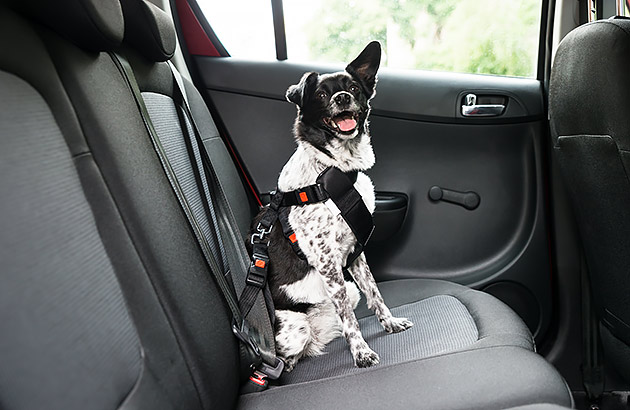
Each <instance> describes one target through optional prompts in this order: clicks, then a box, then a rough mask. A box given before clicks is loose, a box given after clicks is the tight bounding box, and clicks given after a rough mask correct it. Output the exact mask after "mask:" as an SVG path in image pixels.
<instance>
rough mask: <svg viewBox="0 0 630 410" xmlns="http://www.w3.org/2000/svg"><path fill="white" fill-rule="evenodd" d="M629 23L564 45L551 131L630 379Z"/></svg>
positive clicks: (600, 306)
mask: <svg viewBox="0 0 630 410" xmlns="http://www.w3.org/2000/svg"><path fill="white" fill-rule="evenodd" d="M629 73H630V20H628V19H624V18H614V19H609V20H600V21H596V22H593V23H589V24H585V25H583V26H581V27H578V28H577V29H575V30H574V31H572V32H571V33H569V34H568V35H567V36H566V37H565V39H564V40H563V41H562V42H561V43H560V45H559V47H558V51H557V53H556V57H555V61H554V64H553V68H552V72H551V82H550V88H549V113H550V126H551V134H552V139H553V148H554V154H555V155H556V157H557V159H558V163H559V165H560V168H561V171H562V174H563V176H564V180H565V183H566V186H567V188H568V191H569V194H570V197H571V202H572V203H573V207H574V211H575V214H576V218H577V223H578V229H579V232H580V236H581V240H582V246H583V248H584V253H585V257H586V263H587V266H588V270H589V275H590V281H591V285H592V291H593V299H594V302H595V306H596V309H597V315H598V318H599V320H600V323H601V329H602V341H603V345H604V350H605V353H606V355H607V356H608V358H609V359H610V360H609V361H610V362H613V363H615V365H616V367H617V368H618V370H619V371H620V373H621V374H623V375H624V377H625V378H626V379H627V380H630V292H628V290H629V289H630V181H629V179H628V175H629V174H628V172H629V171H630V111H629V110H630V74H629Z"/></svg>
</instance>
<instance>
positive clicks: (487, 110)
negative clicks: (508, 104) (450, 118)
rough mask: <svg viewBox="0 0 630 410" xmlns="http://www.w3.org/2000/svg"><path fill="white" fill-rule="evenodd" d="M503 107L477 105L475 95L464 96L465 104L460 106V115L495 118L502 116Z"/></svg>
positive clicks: (498, 105) (501, 105)
mask: <svg viewBox="0 0 630 410" xmlns="http://www.w3.org/2000/svg"><path fill="white" fill-rule="evenodd" d="M504 110H505V105H503V104H481V105H477V96H476V95H475V94H467V95H466V104H464V105H462V115H463V116H464V117H495V116H497V115H501V114H503V111H504Z"/></svg>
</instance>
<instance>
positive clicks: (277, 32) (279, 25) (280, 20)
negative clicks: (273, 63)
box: [271, 0, 287, 61]
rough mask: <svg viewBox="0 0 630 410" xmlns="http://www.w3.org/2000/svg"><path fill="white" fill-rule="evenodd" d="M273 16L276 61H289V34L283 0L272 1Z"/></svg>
mask: <svg viewBox="0 0 630 410" xmlns="http://www.w3.org/2000/svg"><path fill="white" fill-rule="evenodd" d="M271 14H272V15H273V34H274V38H275V40H276V59H278V60H280V61H282V60H286V59H287V34H286V32H285V30H284V7H283V5H282V0H271Z"/></svg>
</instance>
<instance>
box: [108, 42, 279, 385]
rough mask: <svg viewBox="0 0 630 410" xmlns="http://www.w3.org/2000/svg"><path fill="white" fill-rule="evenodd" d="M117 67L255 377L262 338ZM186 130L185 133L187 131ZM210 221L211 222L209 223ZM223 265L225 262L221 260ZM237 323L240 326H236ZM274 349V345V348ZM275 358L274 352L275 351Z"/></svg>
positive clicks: (123, 64)
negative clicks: (242, 309) (136, 107)
mask: <svg viewBox="0 0 630 410" xmlns="http://www.w3.org/2000/svg"><path fill="white" fill-rule="evenodd" d="M109 54H110V56H111V58H112V60H113V62H114V64H115V65H116V67H117V68H118V70H119V71H120V72H121V74H122V75H123V78H125V81H126V82H127V85H128V87H129V89H130V90H131V92H132V95H133V96H134V99H135V101H136V104H137V106H138V109H139V110H140V114H141V117H142V120H143V122H144V125H145V128H146V129H147V131H148V134H149V136H150V139H151V143H152V145H153V147H154V149H155V152H156V154H157V156H158V158H159V160H160V163H161V165H162V168H163V170H164V173H165V174H166V177H167V179H168V181H169V184H170V185H171V188H172V189H173V191H174V193H175V196H176V198H177V200H178V202H179V204H180V207H181V208H182V211H183V212H184V214H185V216H186V219H187V221H188V223H189V225H190V227H191V229H192V231H193V234H194V236H195V239H196V240H197V243H198V245H199V247H200V249H201V251H202V254H203V256H204V259H205V261H206V263H207V265H208V267H209V269H210V272H211V273H212V275H213V277H214V279H215V282H216V283H217V286H218V287H219V290H220V292H221V294H222V295H223V297H224V299H225V301H226V303H227V305H228V307H229V309H230V312H231V314H232V320H233V331H234V334H235V336H236V337H237V338H238V339H239V341H240V342H241V343H240V344H239V348H240V353H241V369H240V370H241V371H240V373H241V378H242V379H245V378H247V377H250V376H251V375H252V372H253V370H255V369H257V368H260V367H262V366H263V363H264V362H263V360H264V357H263V353H262V351H261V348H260V346H261V343H260V342H261V337H260V335H259V334H258V333H257V332H256V330H257V329H256V328H255V327H253V326H250V325H249V324H248V322H247V321H246V320H245V318H244V317H243V315H242V313H241V311H240V309H239V307H238V302H237V300H236V297H235V295H234V293H233V290H232V287H231V286H232V285H231V284H230V283H229V282H228V277H227V276H224V274H223V273H224V271H223V270H222V269H221V268H220V267H219V264H218V263H217V261H216V259H215V257H214V255H213V252H212V247H211V246H210V244H209V242H208V239H207V238H206V236H205V235H204V233H203V231H202V229H201V226H200V224H199V222H198V221H197V219H196V217H195V215H194V213H193V211H192V207H191V205H190V203H189V202H188V199H187V198H186V196H185V195H184V191H183V189H182V187H181V185H180V183H179V181H178V179H177V176H176V174H175V171H174V170H173V168H172V166H171V164H170V162H169V160H168V157H167V155H166V151H165V150H164V147H163V146H162V144H161V141H160V139H159V136H158V134H157V131H156V130H155V128H154V126H153V123H152V122H151V119H150V116H149V113H148V110H147V108H146V106H145V104H144V99H143V98H142V94H141V91H140V88H139V86H138V84H137V82H136V79H135V76H134V74H133V70H132V68H131V66H130V65H129V63H128V62H127V61H126V59H125V58H124V57H122V56H121V55H119V54H116V53H109ZM184 131H185V130H184ZM210 222H211V221H210V220H209V223H210ZM222 262H223V261H222ZM236 324H238V326H236ZM274 347H275V346H274ZM273 356H274V358H275V351H274V355H273Z"/></svg>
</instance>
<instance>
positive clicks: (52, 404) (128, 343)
mask: <svg viewBox="0 0 630 410" xmlns="http://www.w3.org/2000/svg"><path fill="white" fill-rule="evenodd" d="M0 7H1V6H0ZM97 17H100V18H102V20H101V22H102V23H103V24H104V25H105V27H107V28H109V29H111V31H110V32H109V33H105V34H104V40H105V41H99V40H98V37H100V36H101V34H103V32H102V31H101V30H99V29H97V28H93V29H90V28H85V30H84V31H83V39H87V38H91V39H92V40H94V42H93V44H92V47H93V49H99V48H105V47H107V44H106V43H107V42H112V43H116V42H120V41H121V40H122V35H123V31H122V28H123V26H122V14H121V12H120V8H118V10H116V8H115V7H114V8H113V13H112V14H111V15H102V14H100V15H97ZM77 25H80V23H78V24H77ZM0 31H1V32H2V33H1V35H0V47H2V50H3V53H2V56H1V57H0V90H1V92H0V147H1V148H0V198H1V201H0V266H1V268H0V335H2V336H1V337H0V362H1V363H2V366H0V406H1V407H2V408H3V409H34V408H55V409H56V408H59V409H62V408H102V409H111V408H115V407H118V406H120V405H121V403H123V402H124V401H125V400H126V399H127V398H128V397H129V396H130V392H131V391H132V390H134V386H136V385H138V381H139V380H141V379H142V378H143V377H147V373H146V370H147V369H146V367H145V360H144V358H143V349H142V347H141V344H140V341H139V337H138V333H137V331H136V328H135V326H134V324H133V323H132V320H131V318H130V315H129V313H128V310H127V307H126V304H125V301H124V299H123V295H122V292H121V290H120V288H119V286H118V282H117V279H116V275H115V274H114V268H113V265H112V263H111V261H110V259H109V257H108V255H107V252H106V249H105V246H104V245H103V242H102V240H101V238H100V235H99V232H98V229H97V225H96V223H95V218H94V214H93V212H92V209H91V207H90V204H89V202H88V200H87V198H86V195H85V193H84V191H83V188H82V182H81V179H80V177H79V174H78V172H77V169H76V167H75V161H76V160H77V158H78V157H79V156H81V154H83V153H82V152H71V150H70V149H69V148H68V145H67V144H66V139H65V138H64V137H65V136H66V135H64V134H63V133H62V130H61V126H60V124H63V127H64V128H66V129H67V130H70V129H75V130H78V128H77V127H76V125H77V124H76V123H75V122H73V120H74V119H73V118H72V116H71V115H65V114H64V113H68V109H69V108H70V107H71V106H70V104H69V102H68V100H67V99H66V98H64V97H65V95H64V92H63V88H62V87H61V84H60V82H59V80H58V78H56V76H55V68H54V66H53V65H52V63H51V61H50V59H49V58H48V54H47V51H46V49H45V47H44V45H43V43H42V42H41V39H40V38H39V36H38V35H37V33H36V32H35V31H34V30H32V29H31V27H30V26H29V24H28V23H27V22H26V21H24V20H23V19H22V18H21V17H20V16H18V15H17V14H15V13H13V12H11V11H9V10H7V9H6V8H5V7H1V9H0ZM53 106H54V109H53V108H52V107H53ZM79 151H82V150H81V149H79Z"/></svg>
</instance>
